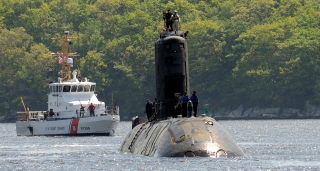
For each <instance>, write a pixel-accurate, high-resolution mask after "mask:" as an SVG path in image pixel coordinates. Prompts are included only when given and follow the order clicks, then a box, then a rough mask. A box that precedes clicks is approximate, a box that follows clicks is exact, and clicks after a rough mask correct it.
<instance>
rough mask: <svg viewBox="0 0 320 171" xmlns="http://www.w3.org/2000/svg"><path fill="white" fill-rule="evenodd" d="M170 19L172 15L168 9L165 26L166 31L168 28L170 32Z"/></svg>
mask: <svg viewBox="0 0 320 171" xmlns="http://www.w3.org/2000/svg"><path fill="white" fill-rule="evenodd" d="M171 17H172V13H171V11H170V10H169V9H168V13H167V14H166V21H167V23H166V26H167V29H169V28H170V30H171V31H172V20H171Z"/></svg>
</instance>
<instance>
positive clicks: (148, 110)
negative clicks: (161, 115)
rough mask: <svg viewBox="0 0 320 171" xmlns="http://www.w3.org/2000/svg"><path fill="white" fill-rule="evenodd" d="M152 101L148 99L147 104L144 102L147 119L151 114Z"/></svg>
mask: <svg viewBox="0 0 320 171" xmlns="http://www.w3.org/2000/svg"><path fill="white" fill-rule="evenodd" d="M152 106H153V105H152V103H151V102H150V100H149V99H148V100H147V104H146V108H145V111H144V112H145V113H147V117H148V119H150V118H151V116H152Z"/></svg>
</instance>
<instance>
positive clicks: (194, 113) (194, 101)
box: [190, 91, 199, 117]
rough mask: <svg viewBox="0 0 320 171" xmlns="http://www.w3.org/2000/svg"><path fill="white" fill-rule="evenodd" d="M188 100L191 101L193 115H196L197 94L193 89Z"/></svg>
mask: <svg viewBox="0 0 320 171" xmlns="http://www.w3.org/2000/svg"><path fill="white" fill-rule="evenodd" d="M190 100H191V101H192V105H193V116H194V117H197V110H198V104H199V99H198V96H197V95H196V91H193V94H192V96H191V97H190Z"/></svg>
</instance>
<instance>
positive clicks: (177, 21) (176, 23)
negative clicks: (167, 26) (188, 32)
mask: <svg viewBox="0 0 320 171" xmlns="http://www.w3.org/2000/svg"><path fill="white" fill-rule="evenodd" d="M172 22H173V24H172V29H173V31H179V24H180V17H179V15H178V13H177V10H175V11H174V14H173V15H172Z"/></svg>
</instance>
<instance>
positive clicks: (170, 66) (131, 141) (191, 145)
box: [119, 31, 244, 158]
mask: <svg viewBox="0 0 320 171" xmlns="http://www.w3.org/2000/svg"><path fill="white" fill-rule="evenodd" d="M155 50H156V52H155V64H156V66H155V67H156V77H157V79H156V81H157V82H156V85H157V88H156V93H157V99H159V101H160V104H158V105H157V106H156V110H155V113H154V115H153V116H154V118H151V119H150V120H146V119H143V118H133V119H132V122H133V129H132V130H131V132H130V133H129V134H128V135H127V137H126V138H125V139H124V141H123V142H122V145H121V147H120V149H119V150H120V151H123V152H128V153H135V154H143V155H146V156H154V157H195V156H200V157H214V158H216V157H230V156H241V155H244V153H243V152H242V150H241V149H240V148H239V146H238V145H237V143H236V142H235V141H234V140H233V139H232V138H231V136H230V135H229V134H228V133H227V131H225V129H224V128H223V127H222V126H221V125H220V124H219V123H218V122H217V121H216V120H215V119H213V118H211V117H208V116H206V115H205V114H202V115H201V116H199V117H194V116H191V117H182V115H179V114H178V115H176V114H177V112H176V111H175V110H174V96H173V95H174V94H175V93H182V92H187V94H188V95H189V69H188V48H187V41H186V39H185V34H184V32H183V31H177V32H164V33H162V34H161V35H160V39H159V40H158V41H157V42H156V47H155ZM173 116H174V117H177V118H173Z"/></svg>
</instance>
